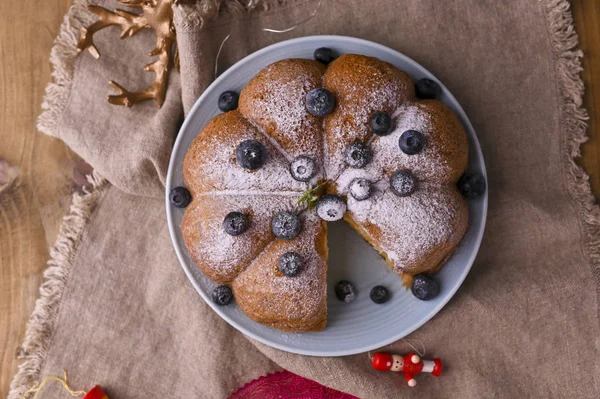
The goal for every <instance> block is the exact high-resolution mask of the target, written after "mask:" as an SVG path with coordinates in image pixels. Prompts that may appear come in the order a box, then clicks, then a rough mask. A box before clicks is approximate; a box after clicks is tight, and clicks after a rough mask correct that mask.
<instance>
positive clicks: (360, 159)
mask: <svg viewBox="0 0 600 399" xmlns="http://www.w3.org/2000/svg"><path fill="white" fill-rule="evenodd" d="M372 157H373V154H372V153H371V149H370V148H369V146H368V145H366V144H363V143H358V142H357V143H352V144H350V145H349V146H348V148H346V163H347V164H348V166H350V167H351V168H355V169H361V168H364V167H365V166H367V164H368V163H369V162H371V158H372Z"/></svg>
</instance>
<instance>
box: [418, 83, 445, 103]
mask: <svg viewBox="0 0 600 399" xmlns="http://www.w3.org/2000/svg"><path fill="white" fill-rule="evenodd" d="M415 92H416V94H417V97H419V98H424V99H432V98H436V97H437V96H439V94H440V92H441V89H440V85H438V84H437V83H436V82H435V81H433V80H431V79H427V78H423V79H419V80H418V81H417V83H416V84H415Z"/></svg>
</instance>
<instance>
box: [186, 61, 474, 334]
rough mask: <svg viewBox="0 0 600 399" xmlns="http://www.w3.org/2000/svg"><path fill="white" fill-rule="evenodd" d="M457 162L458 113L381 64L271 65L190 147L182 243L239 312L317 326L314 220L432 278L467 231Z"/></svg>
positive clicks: (320, 307)
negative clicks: (341, 223) (225, 288)
mask: <svg viewBox="0 0 600 399" xmlns="http://www.w3.org/2000/svg"><path fill="white" fill-rule="evenodd" d="M417 89H418V88H417ZM421 97H423V96H421ZM236 100H237V98H236ZM467 157H468V146H467V137H466V134H465V132H464V129H463V127H462V125H461V123H460V121H459V120H458V118H457V117H456V116H455V115H454V114H453V113H452V111H450V110H449V109H448V108H447V107H446V106H445V105H444V104H442V103H441V102H439V101H437V100H435V99H422V98H418V97H417V96H416V94H415V84H414V82H413V81H412V79H411V78H410V77H409V76H408V75H407V74H406V73H404V72H402V71H400V70H398V69H396V68H395V67H394V66H392V65H391V64H389V63H386V62H383V61H380V60H378V59H376V58H371V57H366V56H362V55H354V54H346V55H342V56H340V57H339V58H337V59H335V60H334V61H333V62H331V63H330V64H328V65H325V64H323V63H320V62H317V61H312V60H305V59H287V60H283V61H279V62H276V63H274V64H271V65H269V66H268V67H266V68H265V69H263V70H262V71H260V72H259V73H258V74H257V75H256V76H255V77H254V78H253V79H252V80H251V81H250V82H249V83H248V84H247V86H246V87H245V88H244V89H243V90H242V91H241V93H240V95H239V103H238V106H237V109H234V110H231V111H228V112H225V113H222V114H220V115H217V116H216V117H215V118H213V119H212V120H211V121H210V122H209V123H208V125H206V127H205V128H204V129H203V130H202V131H201V132H200V134H199V135H198V136H197V137H196V138H195V140H194V141H193V143H192V144H191V146H190V148H189V149H188V152H187V155H186V157H185V161H184V165H183V175H184V180H185V184H186V186H187V187H188V189H189V190H190V192H191V195H192V198H193V200H192V202H191V204H190V205H189V206H188V208H187V209H186V211H185V215H184V218H183V221H182V226H181V228H182V232H183V238H184V241H185V244H186V246H187V249H188V252H189V254H190V256H191V257H192V259H193V260H194V261H195V262H196V263H197V265H198V266H199V267H200V268H201V269H202V271H203V272H204V273H205V274H206V275H207V276H208V277H209V278H211V279H212V280H213V281H215V282H216V283H219V284H227V285H230V286H231V288H232V290H233V294H234V295H233V296H234V297H235V300H236V302H237V304H238V306H239V307H240V308H241V309H242V311H244V312H245V313H246V315H248V316H249V317H250V318H251V319H253V320H255V321H257V322H259V323H263V324H265V325H268V326H271V327H275V328H278V329H281V330H284V331H296V332H299V331H318V330H321V329H323V328H324V327H325V323H326V316H327V257H328V251H327V224H326V223H327V222H328V221H333V220H338V219H341V218H343V219H344V220H346V221H347V222H348V223H350V225H351V226H352V227H353V228H354V229H355V230H356V231H357V232H358V233H360V234H361V235H362V236H363V237H364V238H365V239H366V240H367V241H368V242H369V243H370V244H371V245H372V246H373V247H374V248H376V249H377V251H379V253H380V254H381V255H382V256H383V257H384V258H385V260H386V262H387V263H388V264H389V265H390V267H392V268H393V269H394V271H396V272H397V273H398V274H401V275H409V276H411V275H416V274H419V273H434V272H436V271H437V270H439V268H440V267H441V266H442V265H443V263H444V262H445V261H446V259H447V258H448V257H449V256H450V254H451V253H452V251H453V250H454V248H455V247H456V245H457V244H458V243H459V241H460V240H461V238H462V236H463V234H464V233H465V230H466V228H467V221H468V209H467V204H466V202H465V200H464V199H463V198H462V197H461V195H460V193H459V192H458V190H457V188H456V182H457V181H458V179H459V178H460V176H461V175H462V174H463V172H464V171H465V168H466V166H467ZM313 205H316V206H314V207H313ZM364 267H373V266H371V265H364Z"/></svg>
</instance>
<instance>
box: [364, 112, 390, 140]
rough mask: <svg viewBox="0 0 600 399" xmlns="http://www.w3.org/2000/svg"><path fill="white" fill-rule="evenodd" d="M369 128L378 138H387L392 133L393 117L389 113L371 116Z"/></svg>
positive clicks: (376, 113) (377, 113)
mask: <svg viewBox="0 0 600 399" xmlns="http://www.w3.org/2000/svg"><path fill="white" fill-rule="evenodd" d="M369 127H370V128H371V130H372V131H373V133H375V134H376V135H378V136H387V135H388V134H390V133H391V132H392V128H393V127H394V123H393V121H392V117H391V116H390V114H388V113H387V112H383V111H379V112H375V113H374V114H373V115H371V119H370V120H369Z"/></svg>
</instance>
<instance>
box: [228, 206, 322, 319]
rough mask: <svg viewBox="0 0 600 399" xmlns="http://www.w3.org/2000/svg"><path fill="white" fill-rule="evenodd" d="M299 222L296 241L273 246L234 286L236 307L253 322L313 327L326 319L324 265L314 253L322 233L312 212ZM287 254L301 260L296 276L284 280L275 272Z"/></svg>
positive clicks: (265, 251)
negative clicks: (312, 324) (260, 319)
mask: <svg viewBox="0 0 600 399" xmlns="http://www.w3.org/2000/svg"><path fill="white" fill-rule="evenodd" d="M301 219H302V222H303V232H302V233H301V234H300V235H299V236H298V237H296V238H295V239H293V240H289V241H288V240H276V241H274V242H272V243H271V244H270V245H269V246H268V247H267V248H266V249H265V250H264V251H263V252H262V253H261V254H260V255H259V256H258V258H256V260H254V262H252V264H251V265H250V266H249V267H248V268H247V269H246V271H245V272H243V273H242V274H241V275H240V276H239V277H238V278H237V279H236V280H235V282H234V285H233V288H234V292H235V295H236V300H237V301H238V304H239V305H240V306H241V307H242V309H243V310H244V311H245V312H246V313H248V312H250V313H251V316H253V317H254V318H262V321H266V320H278V321H279V322H281V323H286V322H287V323H290V322H295V323H298V322H300V321H303V320H304V321H306V322H313V323H314V322H316V321H318V320H320V319H323V318H324V316H325V312H326V295H327V284H326V283H327V281H326V280H327V279H326V271H327V263H326V259H325V258H324V257H323V256H322V255H321V254H320V253H319V251H318V250H317V246H318V245H319V243H318V236H319V235H323V234H324V231H323V227H322V225H321V222H320V220H319V219H318V217H317V216H316V215H315V213H314V212H313V211H310V212H309V211H306V212H304V213H302V215H301ZM286 252H297V253H299V254H300V256H301V257H302V260H303V267H302V270H301V271H300V273H298V274H297V275H296V276H293V277H288V276H285V275H283V274H282V273H281V272H280V271H279V269H278V266H277V265H278V261H279V258H280V257H281V256H282V255H283V254H284V253H286ZM255 312H257V313H258V314H255Z"/></svg>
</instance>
